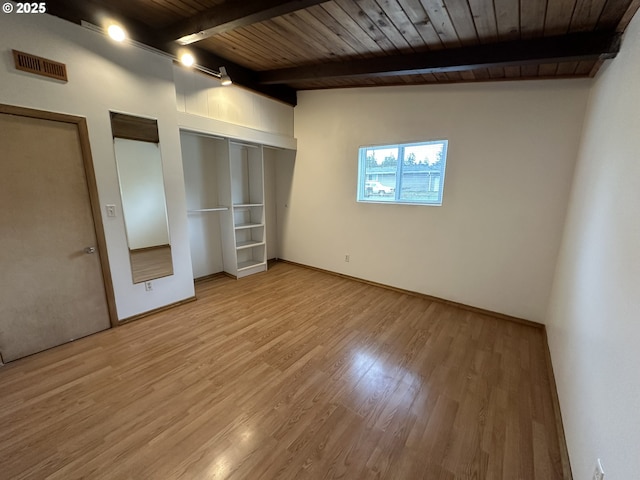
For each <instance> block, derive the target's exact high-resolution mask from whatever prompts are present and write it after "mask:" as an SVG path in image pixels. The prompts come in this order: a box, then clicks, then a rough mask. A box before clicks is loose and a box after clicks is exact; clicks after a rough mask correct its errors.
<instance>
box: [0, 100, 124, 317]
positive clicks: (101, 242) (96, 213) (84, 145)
mask: <svg viewBox="0 0 640 480" xmlns="http://www.w3.org/2000/svg"><path fill="white" fill-rule="evenodd" d="M0 113H4V114H8V115H15V116H18V117H29V118H38V119H41V120H51V121H54V122H62V123H70V124H73V125H75V126H76V128H77V129H78V137H79V139H80V149H81V154H82V163H83V167H84V177H85V180H86V182H87V190H88V193H89V203H90V204H91V213H92V220H93V229H94V231H95V234H96V242H97V249H98V256H99V257H100V267H101V270H102V281H103V282H102V283H103V284H104V291H105V296H106V300H107V311H108V312H109V322H110V323H111V327H112V328H113V327H117V326H118V324H119V322H118V316H117V314H116V299H115V293H114V290H113V281H112V279H111V267H110V266H109V256H108V254H107V241H106V238H105V235H104V225H103V223H102V212H101V210H100V199H99V198H98V185H97V183H96V172H95V169H94V168H93V157H92V155H91V143H90V142H89V129H88V128H87V119H86V118H85V117H77V116H75V115H68V114H65V113H57V112H48V111H45V110H35V109H33V108H26V107H18V106H15V105H5V104H2V103H0Z"/></svg>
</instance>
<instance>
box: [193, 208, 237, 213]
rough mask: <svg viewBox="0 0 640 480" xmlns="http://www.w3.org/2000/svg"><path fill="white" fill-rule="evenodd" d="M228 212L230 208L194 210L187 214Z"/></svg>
mask: <svg viewBox="0 0 640 480" xmlns="http://www.w3.org/2000/svg"><path fill="white" fill-rule="evenodd" d="M227 210H229V207H213V208H194V209H193V210H187V213H203V212H225V211H227Z"/></svg>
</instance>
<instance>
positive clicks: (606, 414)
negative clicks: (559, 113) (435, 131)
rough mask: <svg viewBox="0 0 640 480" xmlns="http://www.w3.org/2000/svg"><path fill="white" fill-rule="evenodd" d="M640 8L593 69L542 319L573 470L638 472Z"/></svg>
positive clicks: (576, 473)
mask: <svg viewBox="0 0 640 480" xmlns="http://www.w3.org/2000/svg"><path fill="white" fill-rule="evenodd" d="M639 132H640V17H639V16H638V15H636V18H635V19H634V21H633V22H632V24H631V25H630V27H629V28H628V30H627V33H626V34H625V37H624V41H623V45H622V51H621V52H620V54H619V55H618V57H617V58H616V59H615V60H613V61H611V62H610V63H609V64H608V65H607V66H606V68H604V69H603V71H602V72H601V73H600V74H599V75H598V77H597V78H596V82H595V85H594V87H593V90H592V93H591V98H590V101H589V106H588V110H587V117H586V122H585V129H584V134H583V139H582V145H581V149H580V155H579V158H578V163H577V166H576V175H575V180H574V185H573V191H572V194H571V201H570V204H569V209H568V214H567V223H566V229H565V233H564V237H563V241H562V248H561V251H560V255H559V260H558V268H557V272H556V277H555V282H554V286H553V291H552V296H551V302H550V306H549V312H548V318H547V327H548V335H549V345H550V348H551V355H552V359H553V365H554V370H555V376H556V382H557V386H558V393H559V397H560V404H561V407H562V416H563V422H564V427H565V432H566V438H567V444H568V448H569V456H570V458H571V465H572V469H573V477H574V478H575V479H576V480H577V479H590V478H591V474H592V473H593V469H594V466H595V462H596V458H598V457H599V458H601V459H602V462H603V464H604V468H605V472H606V478H611V479H620V480H622V479H625V480H626V479H632V478H639V475H640V473H639V472H640V455H638V454H639V452H640V451H639V447H640V413H639V409H640V373H639V370H638V366H639V365H640V348H639V342H640V317H639V312H640V214H639V212H640V181H639V179H640V154H639V152H640V135H639Z"/></svg>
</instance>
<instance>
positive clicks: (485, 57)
mask: <svg viewBox="0 0 640 480" xmlns="http://www.w3.org/2000/svg"><path fill="white" fill-rule="evenodd" d="M619 50H620V34H618V33H611V32H595V33H576V34H571V35H565V36H558V37H546V38H539V39H534V40H525V41H519V42H508V43H506V42H505V43H496V44H489V45H480V46H474V47H464V48H456V49H449V50H436V51H432V52H426V53H409V54H404V55H390V56H385V57H376V58H367V59H360V60H350V61H342V62H331V63H323V64H318V65H307V66H302V67H293V68H283V69H278V70H268V71H264V72H260V73H259V81H260V82H262V83H264V84H287V83H293V82H300V81H305V80H320V79H329V78H347V77H363V76H364V77H367V76H396V75H418V74H427V73H441V72H453V71H464V70H473V69H476V68H488V67H506V66H511V65H531V64H542V63H557V62H570V61H580V60H594V59H607V58H613V57H615V56H616V54H617V53H618V51H619Z"/></svg>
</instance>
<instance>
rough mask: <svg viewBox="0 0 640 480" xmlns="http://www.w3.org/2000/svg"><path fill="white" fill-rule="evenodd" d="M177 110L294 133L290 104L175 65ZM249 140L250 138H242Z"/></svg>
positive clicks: (275, 131)
mask: <svg viewBox="0 0 640 480" xmlns="http://www.w3.org/2000/svg"><path fill="white" fill-rule="evenodd" d="M174 70H175V71H174V76H175V85H176V98H177V108H178V111H179V112H183V113H185V114H189V115H196V116H200V117H206V118H210V119H215V120H220V121H222V122H225V123H227V124H233V125H239V126H242V127H246V128H249V129H253V130H257V131H259V132H269V133H272V134H276V135H283V136H289V137H293V107H291V106H290V105H287V104H285V103H282V102H279V101H277V100H273V99H271V98H268V97H265V96H263V95H260V94H257V93H255V92H252V91H250V90H246V89H244V88H242V87H238V86H236V85H232V86H230V87H229V86H227V87H224V86H222V85H220V82H219V81H218V80H217V79H215V78H212V77H210V76H208V75H205V74H203V73H201V72H198V71H196V70H190V69H187V68H184V67H182V66H180V65H176V66H175V68H174ZM245 140H249V139H245Z"/></svg>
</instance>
